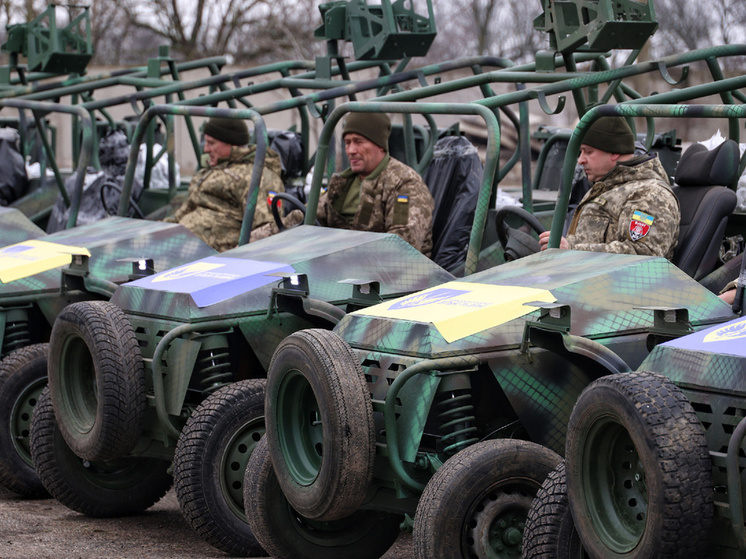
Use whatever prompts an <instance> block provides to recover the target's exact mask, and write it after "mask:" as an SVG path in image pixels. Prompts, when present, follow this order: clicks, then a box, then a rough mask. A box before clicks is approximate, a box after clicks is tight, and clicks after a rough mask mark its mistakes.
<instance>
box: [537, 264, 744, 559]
mask: <svg viewBox="0 0 746 559" xmlns="http://www.w3.org/2000/svg"><path fill="white" fill-rule="evenodd" d="M744 270H746V268H742V269H741V275H740V287H739V288H738V291H737V292H736V297H735V302H734V304H733V311H734V313H735V314H737V315H738V314H740V315H741V318H737V319H734V320H732V321H730V322H727V323H725V324H721V325H717V326H712V327H710V328H708V329H705V330H702V331H700V332H696V333H694V334H690V335H688V336H684V337H681V338H678V339H675V340H672V341H669V342H665V343H662V344H659V345H657V346H656V347H655V348H654V349H653V350H652V351H651V353H650V355H649V356H648V357H647V358H646V359H645V360H644V361H643V362H642V363H641V364H640V366H639V367H638V369H637V370H636V371H634V372H629V373H621V374H612V375H609V376H606V377H603V378H600V379H598V380H596V381H594V382H592V383H591V384H590V385H588V387H586V388H585V390H584V391H583V392H582V394H581V395H580V397H579V398H578V401H577V403H576V404H575V407H574V409H573V412H572V415H571V416H570V422H569V425H568V436H567V445H566V453H565V460H564V462H563V463H562V464H561V465H560V466H559V467H558V468H557V469H556V470H555V471H553V472H552V474H550V476H549V477H548V478H547V480H546V481H545V483H544V485H543V486H542V488H541V490H540V491H539V493H538V495H537V498H536V500H535V502H534V503H533V506H532V509H531V513H530V515H529V522H528V525H527V527H526V534H525V538H526V539H525V540H524V543H525V545H526V546H527V549H526V551H527V553H526V554H525V555H524V556H525V557H527V558H532V559H539V558H549V557H553V558H557V559H567V558H570V557H628V558H643V557H660V558H667V559H671V558H680V559H684V558H694V557H712V558H713V559H714V558H718V559H731V558H736V557H743V556H744V553H745V552H746V524H744V515H745V514H746V505H744V502H745V501H744V497H745V496H744V489H743V475H744V474H743V472H744V469H746V460H745V459H744V436H745V435H746V420H745V419H744V417H746V398H745V397H744V395H745V394H746V392H745V391H744V381H743V377H744V374H746V344H745V343H744V338H746V318H744V317H743V304H744V300H743V286H744V283H746V273H745V272H744Z"/></svg>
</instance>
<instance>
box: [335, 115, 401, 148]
mask: <svg viewBox="0 0 746 559" xmlns="http://www.w3.org/2000/svg"><path fill="white" fill-rule="evenodd" d="M350 133H354V134H360V135H361V136H364V137H366V138H368V139H369V140H370V141H371V142H373V143H374V144H376V145H377V146H380V147H382V148H383V149H384V150H386V151H387V152H388V151H389V136H390V135H391V119H390V118H389V115H387V114H385V113H350V114H348V115H347V118H346V119H345V124H344V128H343V129H342V137H343V138H344V137H345V134H350Z"/></svg>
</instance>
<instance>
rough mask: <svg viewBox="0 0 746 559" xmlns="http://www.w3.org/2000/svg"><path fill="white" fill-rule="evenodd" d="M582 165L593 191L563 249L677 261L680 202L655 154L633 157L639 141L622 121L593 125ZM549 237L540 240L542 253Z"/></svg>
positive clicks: (606, 119) (614, 119) (583, 202)
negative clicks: (656, 257) (662, 257)
mask: <svg viewBox="0 0 746 559" xmlns="http://www.w3.org/2000/svg"><path fill="white" fill-rule="evenodd" d="M578 165H580V166H581V167H582V168H583V170H584V171H585V174H586V176H587V177H588V181H589V182H590V183H591V188H590V190H588V192H586V194H585V196H584V197H583V199H582V200H581V201H580V203H579V204H578V207H577V208H576V210H575V214H574V215H573V218H572V221H571V223H570V227H569V229H568V232H567V237H562V239H561V241H560V248H563V249H574V250H589V251H595V252H612V253H618V254H644V255H651V256H664V257H666V258H668V259H669V260H670V259H671V258H673V254H674V249H675V248H676V243H677V242H678V236H679V221H680V219H681V215H680V211H679V202H678V200H677V199H676V196H674V194H673V191H672V190H671V185H670V183H669V180H668V175H667V174H666V171H665V170H664V169H663V166H662V165H661V163H660V161H659V160H658V156H657V155H656V154H650V153H643V154H642V155H636V154H635V137H634V135H633V133H632V129H631V128H630V127H629V125H628V124H627V122H626V120H625V119H624V118H623V117H619V116H614V117H602V118H600V119H598V120H596V121H595V122H594V123H593V124H591V126H590V128H588V131H587V132H586V134H585V136H584V137H583V140H582V143H581V145H580V156H579V157H578ZM548 243H549V232H546V233H542V234H541V235H540V236H539V244H540V245H541V249H542V250H545V249H546V248H547V244H548Z"/></svg>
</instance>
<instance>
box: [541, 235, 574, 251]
mask: <svg viewBox="0 0 746 559" xmlns="http://www.w3.org/2000/svg"><path fill="white" fill-rule="evenodd" d="M550 234H551V231H544V232H543V233H540V234H539V246H540V247H541V250H546V249H547V246H548V245H549V235H550ZM559 247H560V248H563V249H568V248H570V245H569V244H568V243H567V239H565V238H564V237H562V238H561V239H560V246H559Z"/></svg>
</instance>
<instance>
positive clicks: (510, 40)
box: [428, 0, 546, 62]
mask: <svg viewBox="0 0 746 559" xmlns="http://www.w3.org/2000/svg"><path fill="white" fill-rule="evenodd" d="M433 10H434V11H435V16H436V22H437V30H438V36H437V38H436V39H435V42H434V43H433V47H432V49H431V51H430V53H429V55H428V60H431V61H435V60H443V59H444V58H458V57H462V56H472V55H491V56H501V57H505V58H508V59H510V60H512V61H514V62H525V61H526V60H529V59H531V58H533V55H534V53H535V52H536V51H537V50H539V49H540V48H544V47H545V46H546V38H545V37H544V36H543V35H542V34H541V33H539V32H538V31H536V30H535V29H534V27H533V19H534V18H535V17H536V16H537V15H539V13H540V11H541V4H540V3H539V2H538V1H536V2H527V1H526V0H433Z"/></svg>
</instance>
